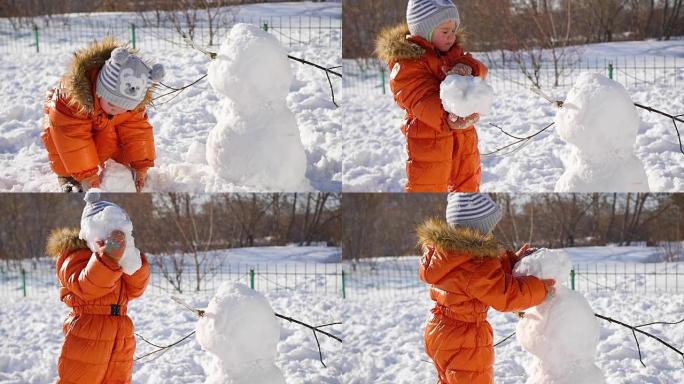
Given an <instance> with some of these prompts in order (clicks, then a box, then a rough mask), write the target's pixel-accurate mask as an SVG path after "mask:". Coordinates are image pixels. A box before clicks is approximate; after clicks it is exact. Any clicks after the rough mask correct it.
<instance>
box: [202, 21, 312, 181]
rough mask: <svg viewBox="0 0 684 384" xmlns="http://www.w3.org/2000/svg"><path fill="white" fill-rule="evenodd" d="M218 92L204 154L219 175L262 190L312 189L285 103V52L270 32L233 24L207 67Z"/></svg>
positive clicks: (289, 78)
mask: <svg viewBox="0 0 684 384" xmlns="http://www.w3.org/2000/svg"><path fill="white" fill-rule="evenodd" d="M208 78H209V83H210V85H211V87H212V88H213V89H214V90H215V91H216V92H217V93H219V94H220V95H221V96H222V99H221V104H220V106H219V110H218V112H217V113H216V125H215V126H214V128H213V129H212V130H211V131H210V133H209V137H208V138H207V146H206V158H207V163H208V164H209V166H210V168H211V169H212V171H213V172H214V173H215V174H216V175H217V176H218V177H220V178H222V179H224V180H226V181H228V182H232V183H236V184H240V185H248V186H252V187H256V188H258V189H262V190H276V189H277V190H279V191H293V190H300V189H302V188H303V189H310V185H309V183H308V181H307V180H306V176H305V173H306V167H307V164H306V163H307V162H306V152H305V151H304V146H303V145H302V142H301V138H300V134H299V128H298V126H297V121H296V119H295V116H294V114H293V113H292V112H291V111H290V110H289V109H288V107H287V96H288V94H289V90H290V85H291V83H292V78H293V75H292V69H291V68H290V63H289V60H288V57H287V51H286V50H285V48H283V46H282V45H281V44H280V42H278V40H277V39H276V38H275V37H274V36H273V35H271V34H269V33H268V32H264V31H262V30H261V29H260V28H259V27H257V26H255V25H251V24H236V25H235V26H233V28H232V29H231V30H230V32H229V33H228V36H226V38H225V40H224V42H223V44H221V47H220V49H219V52H218V55H217V56H216V59H215V60H214V61H213V62H212V63H211V64H210V65H209V73H208Z"/></svg>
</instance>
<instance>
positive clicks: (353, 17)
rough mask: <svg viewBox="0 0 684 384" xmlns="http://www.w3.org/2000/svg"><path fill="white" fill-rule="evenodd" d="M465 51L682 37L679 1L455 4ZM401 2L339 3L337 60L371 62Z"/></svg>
mask: <svg viewBox="0 0 684 384" xmlns="http://www.w3.org/2000/svg"><path fill="white" fill-rule="evenodd" d="M455 3H456V4H457V6H458V8H459V11H460V14H461V26H462V27H463V28H465V32H466V34H467V37H468V39H467V41H466V44H465V46H466V48H467V49H468V50H471V51H480V52H482V51H497V50H507V51H519V50H529V49H531V48H532V47H539V48H546V49H550V48H554V47H555V48H558V47H564V46H568V45H574V44H586V43H595V42H606V41H618V40H643V39H649V38H652V39H658V40H669V39H671V38H673V37H675V36H681V35H684V10H683V9H682V8H683V5H684V4H683V3H684V0H455ZM406 4H407V0H370V1H369V0H344V9H343V23H342V26H343V33H344V42H343V46H344V48H343V57H344V58H367V57H372V56H373V55H374V54H373V49H374V44H375V38H376V36H377V34H378V32H379V31H380V30H382V28H384V27H386V26H392V25H396V24H398V23H400V22H403V21H404V20H405V12H406Z"/></svg>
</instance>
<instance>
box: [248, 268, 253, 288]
mask: <svg viewBox="0 0 684 384" xmlns="http://www.w3.org/2000/svg"><path fill="white" fill-rule="evenodd" d="M249 287H250V288H252V289H254V268H252V269H250V270H249Z"/></svg>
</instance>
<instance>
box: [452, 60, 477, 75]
mask: <svg viewBox="0 0 684 384" xmlns="http://www.w3.org/2000/svg"><path fill="white" fill-rule="evenodd" d="M447 75H460V76H472V75H473V69H472V68H470V66H468V65H466V64H463V63H459V64H456V65H454V67H453V68H451V70H450V71H449V72H447Z"/></svg>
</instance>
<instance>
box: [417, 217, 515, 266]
mask: <svg viewBox="0 0 684 384" xmlns="http://www.w3.org/2000/svg"><path fill="white" fill-rule="evenodd" d="M417 233H418V244H419V245H420V246H421V247H426V246H434V247H435V248H437V250H439V251H440V252H459V253H468V254H471V255H473V256H474V257H477V258H495V257H499V255H500V254H501V253H502V252H503V248H502V247H501V246H500V244H499V242H498V241H497V240H496V239H495V238H494V236H492V235H491V234H489V235H483V234H482V233H480V232H479V231H477V230H475V229H471V228H466V227H452V226H451V225H449V224H448V223H447V222H446V221H444V220H440V219H429V220H427V221H426V222H424V223H423V224H421V225H420V226H418V228H417Z"/></svg>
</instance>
